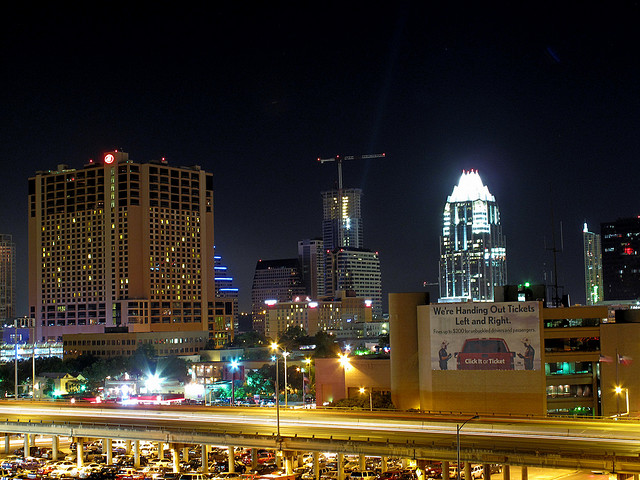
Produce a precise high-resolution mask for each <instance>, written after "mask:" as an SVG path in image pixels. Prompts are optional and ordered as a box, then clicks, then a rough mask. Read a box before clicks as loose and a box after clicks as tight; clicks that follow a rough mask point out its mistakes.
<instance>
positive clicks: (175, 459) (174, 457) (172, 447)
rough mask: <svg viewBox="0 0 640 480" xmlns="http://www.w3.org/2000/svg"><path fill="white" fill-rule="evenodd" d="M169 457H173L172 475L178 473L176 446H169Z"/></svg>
mask: <svg viewBox="0 0 640 480" xmlns="http://www.w3.org/2000/svg"><path fill="white" fill-rule="evenodd" d="M169 448H170V449H171V455H172V457H173V473H179V472H180V455H178V447H177V446H176V445H170V447H169Z"/></svg>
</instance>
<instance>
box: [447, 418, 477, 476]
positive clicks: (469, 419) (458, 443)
mask: <svg viewBox="0 0 640 480" xmlns="http://www.w3.org/2000/svg"><path fill="white" fill-rule="evenodd" d="M479 417H480V416H479V415H474V416H473V417H471V418H468V419H466V420H465V421H464V422H463V424H462V425H460V424H458V425H456V443H457V446H458V449H457V450H458V467H457V471H458V475H457V477H458V480H460V430H461V429H462V427H464V426H465V424H466V423H467V422H470V421H471V420H475V419H476V418H479ZM442 475H443V477H444V472H442Z"/></svg>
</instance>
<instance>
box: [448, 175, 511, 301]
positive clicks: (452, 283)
mask: <svg viewBox="0 0 640 480" xmlns="http://www.w3.org/2000/svg"><path fill="white" fill-rule="evenodd" d="M506 282H507V253H506V242H505V237H504V236H503V235H502V225H501V223H500V210H499V209H498V204H497V203H496V200H495V197H494V196H493V195H491V193H490V192H489V189H488V188H487V187H486V186H485V185H484V184H483V183H482V179H481V178H480V175H479V174H478V172H477V171H473V170H471V171H469V172H466V171H465V172H463V173H462V176H461V177H460V181H459V182H458V185H456V186H455V187H454V189H453V193H452V194H451V195H449V197H448V198H447V203H446V204H445V207H444V214H443V227H442V236H441V237H440V301H441V302H456V301H493V300H494V289H495V287H496V286H500V285H504V284H506Z"/></svg>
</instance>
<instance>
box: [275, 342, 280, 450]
mask: <svg viewBox="0 0 640 480" xmlns="http://www.w3.org/2000/svg"><path fill="white" fill-rule="evenodd" d="M274 358H275V361H276V428H277V435H276V442H278V447H280V391H279V390H280V385H279V381H278V379H279V378H278V377H279V375H278V355H277V354H276V355H274Z"/></svg>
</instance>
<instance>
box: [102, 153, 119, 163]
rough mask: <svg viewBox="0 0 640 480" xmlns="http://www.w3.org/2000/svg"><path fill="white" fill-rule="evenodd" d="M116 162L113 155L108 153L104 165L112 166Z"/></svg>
mask: <svg viewBox="0 0 640 480" xmlns="http://www.w3.org/2000/svg"><path fill="white" fill-rule="evenodd" d="M115 160H116V157H114V156H113V154H112V153H107V154H106V155H105V156H104V163H106V164H108V165H111V164H112V163H113V162H114V161H115Z"/></svg>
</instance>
